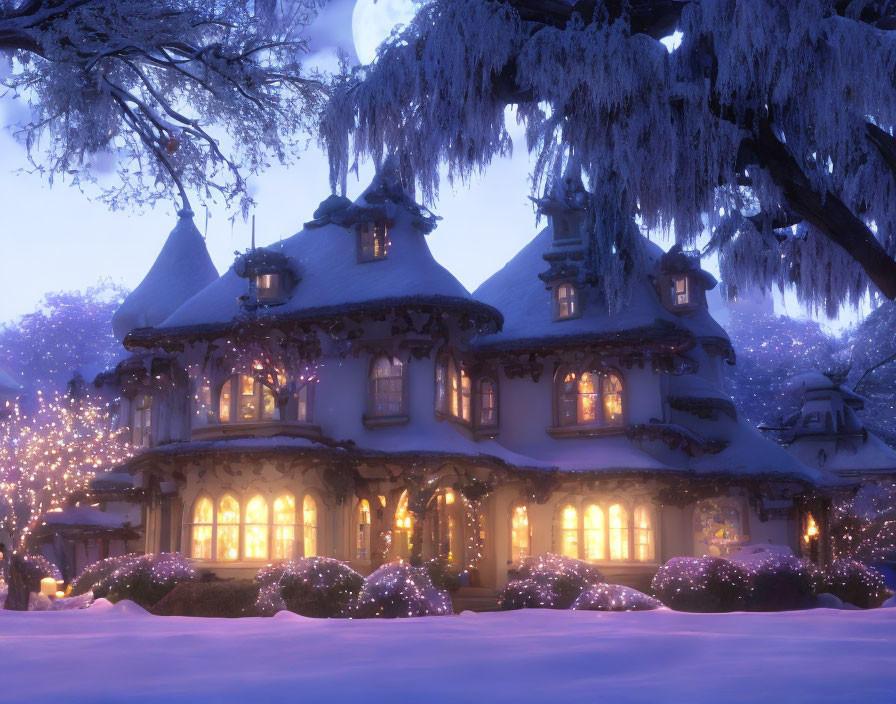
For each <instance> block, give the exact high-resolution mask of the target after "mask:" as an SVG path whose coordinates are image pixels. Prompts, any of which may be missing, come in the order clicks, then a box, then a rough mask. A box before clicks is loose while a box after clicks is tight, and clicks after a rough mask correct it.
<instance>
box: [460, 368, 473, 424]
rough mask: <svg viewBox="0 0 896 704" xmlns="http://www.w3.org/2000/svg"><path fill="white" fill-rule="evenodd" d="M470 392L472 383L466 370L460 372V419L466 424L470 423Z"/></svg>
mask: <svg viewBox="0 0 896 704" xmlns="http://www.w3.org/2000/svg"><path fill="white" fill-rule="evenodd" d="M471 390H472V382H471V381H470V375H469V374H467V370H466V369H461V371H460V418H461V420H465V421H467V422H469V421H470V394H471Z"/></svg>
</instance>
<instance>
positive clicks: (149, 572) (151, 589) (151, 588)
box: [82, 552, 196, 608]
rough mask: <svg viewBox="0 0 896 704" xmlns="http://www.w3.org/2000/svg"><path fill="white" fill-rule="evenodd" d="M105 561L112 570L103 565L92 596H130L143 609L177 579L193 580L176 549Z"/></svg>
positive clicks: (193, 576) (173, 584)
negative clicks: (109, 563)
mask: <svg viewBox="0 0 896 704" xmlns="http://www.w3.org/2000/svg"><path fill="white" fill-rule="evenodd" d="M109 562H111V568H112V569H111V570H108V569H106V568H105V567H104V568H103V570H102V571H103V574H102V576H100V578H99V579H97V581H96V582H95V583H94V584H93V585H92V587H91V590H92V591H93V595H94V596H95V597H97V598H100V597H105V598H107V599H111V600H118V599H130V600H131V601H135V602H136V603H138V604H140V605H141V606H143V607H145V608H149V607H151V606H153V605H154V604H156V603H157V602H158V601H159V600H161V599H162V597H164V596H165V595H166V594H168V592H170V591H171V590H172V589H174V587H176V586H177V585H178V584H180V583H181V582H188V581H191V580H193V579H196V571H195V570H194V569H193V567H192V566H191V565H190V563H189V561H188V560H187V558H185V557H184V556H183V555H181V554H180V553H177V552H163V553H159V554H158V555H153V554H149V555H139V554H135V553H131V554H128V555H122V556H120V557H112V558H109ZM92 567H94V565H91V567H89V568H87V569H88V570H89V569H91V568H92ZM85 572H87V570H85ZM97 572H99V568H97ZM82 574H83V573H82Z"/></svg>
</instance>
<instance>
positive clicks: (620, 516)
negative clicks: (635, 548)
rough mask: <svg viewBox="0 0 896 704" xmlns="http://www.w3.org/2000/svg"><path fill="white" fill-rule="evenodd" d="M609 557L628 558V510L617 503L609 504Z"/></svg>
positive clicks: (614, 558)
mask: <svg viewBox="0 0 896 704" xmlns="http://www.w3.org/2000/svg"><path fill="white" fill-rule="evenodd" d="M607 513H608V514H609V518H610V559H611V560H627V559H628V537H629V536H628V532H629V529H628V511H626V510H625V508H624V507H623V506H621V505H619V504H613V505H612V506H610V509H609V511H608V512H607Z"/></svg>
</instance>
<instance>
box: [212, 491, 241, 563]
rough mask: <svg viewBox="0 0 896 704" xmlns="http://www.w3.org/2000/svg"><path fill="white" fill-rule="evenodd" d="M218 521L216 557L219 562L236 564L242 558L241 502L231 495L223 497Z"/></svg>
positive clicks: (219, 505) (219, 503)
mask: <svg viewBox="0 0 896 704" xmlns="http://www.w3.org/2000/svg"><path fill="white" fill-rule="evenodd" d="M216 519H217V520H216V524H217V525H216V528H217V531H218V540H217V545H216V548H217V550H216V553H217V554H216V557H217V559H218V561H219V562H235V561H236V560H238V559H239V556H240V502H239V501H237V500H236V498H235V497H234V496H232V495H231V494H225V495H224V496H222V497H221V500H220V501H219V502H218V514H217V516H216Z"/></svg>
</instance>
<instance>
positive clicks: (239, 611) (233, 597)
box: [151, 579, 258, 618]
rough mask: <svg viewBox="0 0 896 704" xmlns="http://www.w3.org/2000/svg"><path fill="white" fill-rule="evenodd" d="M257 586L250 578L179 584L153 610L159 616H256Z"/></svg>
mask: <svg viewBox="0 0 896 704" xmlns="http://www.w3.org/2000/svg"><path fill="white" fill-rule="evenodd" d="M257 596H258V585H256V584H255V582H254V581H253V580H251V579H227V580H223V579H221V580H215V581H189V582H180V583H179V584H177V586H175V587H174V589H172V590H171V591H170V592H168V593H167V594H166V595H165V596H163V597H162V598H161V599H160V600H159V601H158V602H157V603H156V605H155V606H153V607H152V609H151V611H152V613H154V614H155V615H156V616H199V617H204V618H238V617H240V616H256V615H257V612H256V609H255V601H256V597H257Z"/></svg>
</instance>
